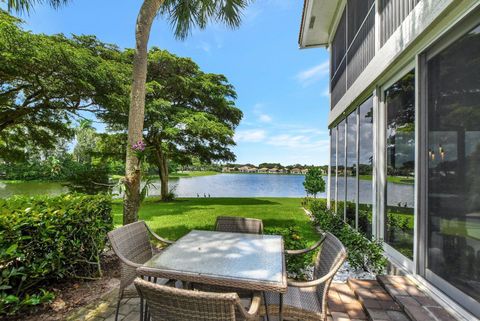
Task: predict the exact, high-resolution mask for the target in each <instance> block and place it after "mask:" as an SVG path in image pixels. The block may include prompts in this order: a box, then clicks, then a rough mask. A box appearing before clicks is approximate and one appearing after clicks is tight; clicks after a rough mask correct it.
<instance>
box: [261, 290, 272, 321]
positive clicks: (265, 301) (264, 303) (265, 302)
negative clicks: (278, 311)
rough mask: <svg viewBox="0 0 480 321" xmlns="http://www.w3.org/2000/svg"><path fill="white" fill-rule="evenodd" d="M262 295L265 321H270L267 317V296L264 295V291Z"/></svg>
mask: <svg viewBox="0 0 480 321" xmlns="http://www.w3.org/2000/svg"><path fill="white" fill-rule="evenodd" d="M262 293H263V305H264V306H265V316H266V317H267V321H270V317H269V316H268V306H267V296H266V295H265V291H264V292H262Z"/></svg>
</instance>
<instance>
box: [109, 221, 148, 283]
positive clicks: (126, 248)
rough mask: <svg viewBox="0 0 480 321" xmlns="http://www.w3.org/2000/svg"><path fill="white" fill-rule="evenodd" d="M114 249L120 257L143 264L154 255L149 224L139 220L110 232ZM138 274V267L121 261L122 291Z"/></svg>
mask: <svg viewBox="0 0 480 321" xmlns="http://www.w3.org/2000/svg"><path fill="white" fill-rule="evenodd" d="M108 238H109V240H110V243H111V244H112V248H113V251H114V252H115V254H116V255H117V256H119V257H123V258H126V259H127V260H129V261H131V262H133V263H138V264H143V263H145V262H147V261H148V260H149V259H151V258H152V256H153V249H152V245H151V243H150V239H149V234H148V230H147V226H146V225H145V222H144V221H138V222H135V223H131V224H128V225H125V226H122V227H119V228H117V229H115V230H113V231H111V232H109V233H108ZM135 276H136V268H135V267H132V266H128V265H126V264H124V263H121V277H120V292H121V293H122V291H123V290H124V289H125V288H126V287H127V286H129V285H130V284H131V283H132V282H133V280H134V279H135Z"/></svg>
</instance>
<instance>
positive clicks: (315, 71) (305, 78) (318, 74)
mask: <svg viewBox="0 0 480 321" xmlns="http://www.w3.org/2000/svg"><path fill="white" fill-rule="evenodd" d="M329 66H330V62H329V61H325V62H323V63H321V64H319V65H316V66H313V67H311V68H309V69H307V70H303V71H301V72H299V73H298V74H297V75H296V76H295V78H296V79H297V80H298V81H299V82H300V83H302V84H303V85H304V86H306V85H309V84H311V83H313V82H315V81H317V80H319V79H320V78H322V76H325V75H328V71H329Z"/></svg>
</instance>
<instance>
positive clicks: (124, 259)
mask: <svg viewBox="0 0 480 321" xmlns="http://www.w3.org/2000/svg"><path fill="white" fill-rule="evenodd" d="M115 254H116V255H117V256H118V258H119V259H120V261H122V263H124V264H126V265H128V266H131V267H133V268H139V267H141V266H142V264H139V263H135V262H132V261H130V260H129V259H127V258H126V257H125V256H123V255H121V254H120V253H116V252H115Z"/></svg>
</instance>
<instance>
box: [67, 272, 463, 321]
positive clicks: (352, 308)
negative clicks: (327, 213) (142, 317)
mask: <svg viewBox="0 0 480 321" xmlns="http://www.w3.org/2000/svg"><path fill="white" fill-rule="evenodd" d="M116 302H117V290H113V291H111V292H109V293H107V294H106V295H104V296H103V297H102V299H101V300H99V301H96V302H93V303H92V304H90V305H88V306H86V307H83V308H81V309H79V310H77V311H75V312H74V313H73V314H72V315H70V316H69V317H68V318H67V321H113V320H115V307H116ZM328 309H329V316H328V321H367V320H368V321H426V320H432V321H453V320H455V319H454V318H453V317H452V316H451V315H450V314H448V312H447V311H446V310H445V309H444V308H443V307H441V306H440V305H439V304H438V303H437V302H436V301H434V300H433V299H431V298H430V297H428V296H426V295H425V294H424V293H423V292H422V291H420V290H419V289H418V288H417V287H416V286H415V285H413V284H412V283H410V281H408V279H407V278H406V277H402V276H379V277H378V281H377V280H356V279H349V280H348V282H347V283H332V286H331V288H330V292H329V296H328ZM139 310H140V300H139V299H138V298H137V299H129V300H124V301H122V306H121V308H120V315H119V320H121V321H138V320H139ZM259 320H260V319H259ZM270 320H271V321H277V320H276V319H275V318H270Z"/></svg>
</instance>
